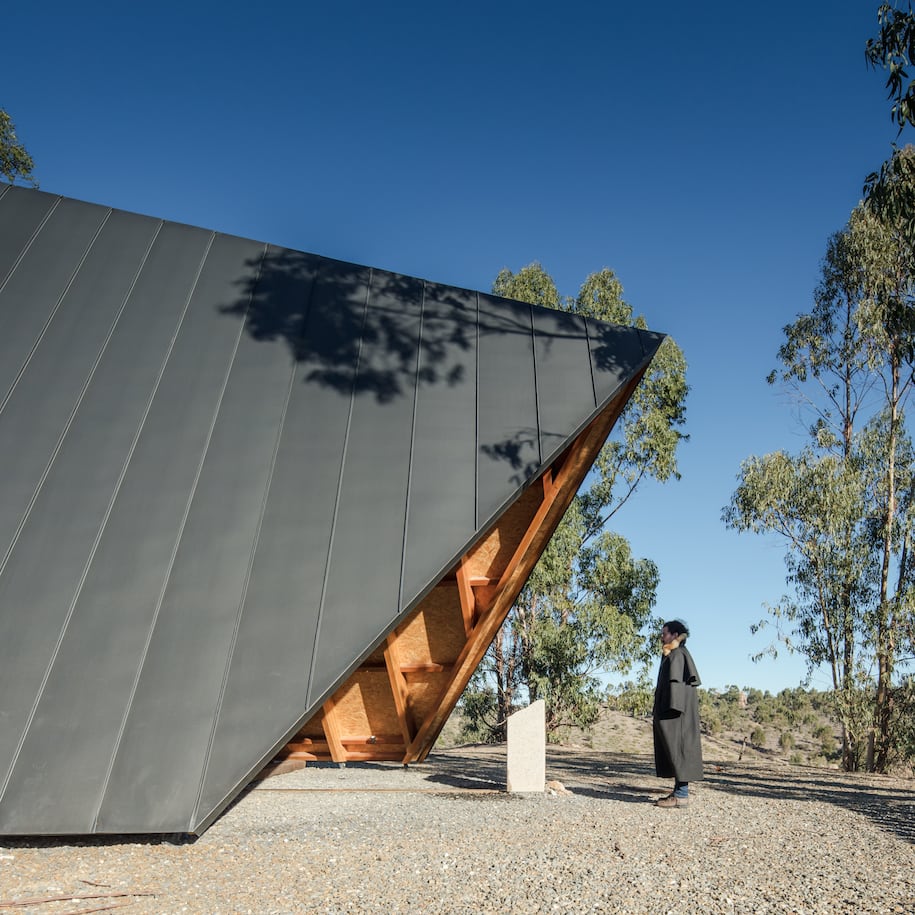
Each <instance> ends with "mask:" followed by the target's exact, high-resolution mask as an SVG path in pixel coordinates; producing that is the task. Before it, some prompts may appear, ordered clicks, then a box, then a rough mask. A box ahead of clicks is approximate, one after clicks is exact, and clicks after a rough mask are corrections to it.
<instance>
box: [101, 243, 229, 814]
mask: <svg viewBox="0 0 915 915" xmlns="http://www.w3.org/2000/svg"><path fill="white" fill-rule="evenodd" d="M215 239H216V233H215V232H211V233H210V238H209V241H208V242H207V246H206V248H205V249H204V252H203V255H202V256H201V258H200V263H199V264H198V266H197V273H196V275H195V277H194V281H193V283H191V286H190V289H189V290H188V294H187V297H186V298H185V301H184V307H183V309H182V311H181V317H180V318H179V320H178V322H177V324H176V326H175V332H174V333H173V334H172V337H171V340H170V341H169V345H168V349H167V350H166V353H165V356H164V357H163V359H162V364H161V366H160V368H159V374H158V376H157V378H156V382H155V384H154V385H153V389H152V392H151V393H150V395H149V397H148V398H147V402H146V409H145V411H144V413H143V417H142V420H141V422H140V427H139V429H140V432H139V434H140V435H142V431H143V428H144V427H145V425H146V420H147V418H148V417H149V411H150V409H151V408H152V404H153V401H154V400H155V398H156V394H157V393H158V390H159V386H160V385H161V383H162V378H163V376H164V375H165V370H166V368H167V366H168V363H169V360H170V359H171V356H172V353H173V352H174V349H175V344H176V342H177V340H178V336H179V334H180V333H181V327H182V325H183V324H184V319H185V317H186V316H187V310H188V308H189V307H190V304H191V302H192V301H193V298H194V292H195V291H196V289H197V285H198V283H199V282H200V276H201V274H202V273H203V268H204V265H205V264H206V262H207V258H208V257H209V255H210V250H211V249H212V247H213V242H214V241H215ZM210 432H211V433H212V428H211V430H210ZM137 440H138V441H139V435H138V437H137ZM202 463H203V458H201V462H200V466H202ZM200 466H198V474H199V471H200ZM190 505H191V498H190V497H189V499H188V502H187V504H186V506H185V511H184V515H183V517H182V519H181V523H180V525H179V527H178V531H177V533H176V536H175V542H174V544H173V545H172V551H171V556H170V557H169V561H168V566H167V568H166V570H165V574H164V575H163V578H162V587H161V588H160V589H159V595H158V598H157V599H156V605H155V609H154V611H153V615H152V619H151V620H150V623H149V627H148V629H147V633H146V638H145V640H144V644H143V648H142V650H141V652H140V657H139V660H138V663H137V670H136V673H135V674H134V678H133V683H132V684H131V687H130V693H129V695H128V697H127V701H126V702H125V704H124V714H123V715H122V716H121V721H120V723H119V726H118V729H117V733H116V735H115V739H114V742H113V744H112V750H111V758H110V759H109V761H108V766H107V768H106V770H105V777H104V779H103V780H102V787H101V791H100V792H99V796H98V803H97V805H96V807H95V809H94V811H93V813H92V829H93V832H95V831H96V830H97V829H98V820H99V817H100V816H101V810H102V806H103V804H104V801H105V796H106V795H107V793H108V785H109V783H110V781H111V774H112V772H113V771H114V766H115V763H116V762H117V758H118V755H119V754H120V750H121V741H122V740H123V737H124V731H125V729H126V727H127V721H128V720H129V718H130V712H131V708H132V706H133V700H134V697H135V696H136V692H137V687H138V685H139V683H140V677H141V676H142V673H143V665H144V663H145V661H146V656H147V654H148V653H149V646H150V643H151V642H152V637H153V633H154V632H155V630H156V622H157V620H158V616H159V611H160V610H161V609H162V603H163V601H164V600H165V592H166V589H167V588H168V580H169V577H170V575H171V570H172V568H173V566H174V564H175V557H176V556H177V555H178V546H179V545H180V543H181V532H182V531H183V529H184V525H185V524H186V523H187V516H188V513H189V512H190Z"/></svg>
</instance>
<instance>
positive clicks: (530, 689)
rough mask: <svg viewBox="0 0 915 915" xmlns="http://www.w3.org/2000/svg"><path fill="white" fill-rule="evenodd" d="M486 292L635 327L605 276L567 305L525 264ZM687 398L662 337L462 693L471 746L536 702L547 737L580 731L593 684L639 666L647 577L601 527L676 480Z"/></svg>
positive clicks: (611, 277) (650, 574) (652, 590)
mask: <svg viewBox="0 0 915 915" xmlns="http://www.w3.org/2000/svg"><path fill="white" fill-rule="evenodd" d="M493 292H494V293H496V294H497V295H503V296H507V297H510V298H514V299H518V300H520V301H526V302H531V303H533V304H536V305H543V306H546V307H548V308H556V309H559V310H562V311H567V312H574V313H576V314H582V315H590V316H593V317H596V318H599V319H601V320H604V321H609V322H611V323H615V324H625V325H634V326H636V327H642V328H644V327H645V326H646V325H645V321H644V319H643V318H642V317H640V316H636V315H635V314H634V313H633V310H632V308H631V306H630V305H629V304H627V303H626V302H625V301H624V299H623V287H622V285H621V283H620V281H619V279H618V278H617V277H616V275H615V274H614V273H613V271H612V270H608V269H604V270H601V271H599V272H597V273H594V274H591V275H590V276H589V277H588V278H587V279H586V280H585V282H584V283H583V284H582V286H581V288H580V290H579V293H578V295H577V296H576V297H574V298H571V297H563V296H561V295H560V294H559V292H558V290H557V288H556V284H555V283H554V281H553V279H552V277H550V275H549V274H548V273H547V272H546V271H545V270H544V269H543V268H542V267H541V266H540V265H539V264H536V263H535V264H530V265H528V266H527V267H524V268H522V269H521V270H519V271H518V272H517V273H512V272H511V271H509V270H503V271H501V272H500V273H499V275H498V276H497V277H496V280H495V283H494V284H493ZM687 391H688V388H687V384H686V362H685V359H684V357H683V353H682V352H681V351H680V349H679V347H677V345H676V344H675V343H674V342H673V341H672V340H671V339H670V338H666V339H665V340H664V342H663V343H662V345H661V347H660V348H659V350H658V352H657V353H656V355H655V358H654V360H653V362H652V364H651V366H650V368H649V370H648V372H646V374H645V376H644V378H643V380H642V382H641V383H640V385H639V386H638V388H637V389H636V392H635V394H634V395H633V397H632V398H631V400H630V401H629V404H628V405H627V406H626V408H625V410H624V411H623V414H622V416H621V417H620V419H619V421H618V422H617V425H616V428H615V430H614V433H613V435H612V436H611V438H610V439H609V440H608V442H607V444H606V445H605V446H604V447H603V449H602V450H601V452H600V454H599V455H598V458H597V460H596V461H595V465H594V468H593V470H592V472H591V473H590V475H589V477H588V479H587V480H586V481H585V483H584V485H583V486H582V488H581V490H580V491H579V493H578V494H577V496H576V498H575V499H574V500H573V502H572V505H571V506H570V508H569V510H568V511H567V512H566V515H565V517H564V518H563V520H562V522H561V523H560V525H559V527H558V529H557V531H556V533H555V534H554V536H553V538H552V540H551V541H550V544H549V545H548V547H547V549H546V550H545V551H544V554H543V556H542V557H541V559H540V562H539V563H538V564H537V566H536V568H535V569H534V571H533V573H532V574H531V576H530V579H529V580H528V582H527V584H526V586H525V587H524V589H523V591H522V592H521V594H520V595H519V597H518V600H517V601H516V602H515V606H514V607H513V608H512V611H511V613H510V614H509V616H508V617H507V619H506V621H505V623H504V624H503V626H502V628H501V630H500V631H499V633H498V634H497V636H496V638H495V640H494V642H493V645H492V646H491V648H490V650H489V651H488V652H487V656H486V658H485V659H484V663H483V664H482V665H481V667H480V670H479V672H478V675H477V676H476V677H475V678H474V680H473V681H472V682H471V685H470V686H469V688H468V690H467V692H466V693H465V696H464V711H465V717H466V716H468V715H469V717H470V718H471V719H475V720H473V721H472V722H471V729H472V730H474V732H475V733H476V734H477V736H480V722H481V721H485V722H486V723H487V724H488V729H489V731H490V733H491V734H492V735H493V736H495V737H501V736H502V735H503V734H504V721H505V718H506V717H507V715H508V714H510V713H511V711H512V710H513V709H514V708H515V707H516V706H517V704H518V703H519V701H520V699H521V698H522V697H523V696H524V695H526V697H527V698H529V699H530V700H531V701H533V700H535V699H539V698H542V699H544V700H545V703H546V706H547V723H548V728H549V729H550V730H551V731H552V730H555V729H556V728H558V727H560V726H563V725H578V726H581V727H588V726H589V725H590V724H592V723H593V722H594V721H595V719H596V717H597V714H598V711H599V709H600V705H601V701H602V698H603V691H602V689H601V682H600V673H601V672H606V671H611V670H617V671H623V672H625V671H627V670H629V669H630V668H631V667H632V666H633V664H634V663H636V662H637V661H638V660H640V659H645V658H646V657H647V651H648V644H647V640H646V631H647V630H648V629H649V628H650V626H651V625H653V623H654V622H656V621H653V620H652V616H651V613H652V608H653V606H654V603H655V594H656V590H657V584H658V569H657V567H656V565H655V564H654V563H653V562H652V561H651V560H649V559H638V558H636V557H634V556H633V555H632V550H631V547H630V545H629V543H628V541H627V540H626V539H625V538H624V537H623V536H621V535H620V534H619V533H617V532H614V531H612V530H611V529H610V527H609V524H610V522H611V519H612V518H613V516H614V515H615V514H616V513H617V512H618V511H619V509H620V508H621V507H622V506H623V505H624V504H625V503H626V502H627V501H628V500H629V499H630V498H632V496H633V495H634V494H635V492H636V490H637V488H638V486H639V484H640V483H641V481H642V480H644V479H647V478H649V477H650V478H654V479H656V480H659V481H662V482H663V481H667V480H671V479H678V478H679V472H678V470H677V461H676V450H677V446H678V445H679V443H680V441H681V440H683V439H684V438H685V436H684V434H683V432H682V431H681V427H682V426H683V424H684V422H685V403H686V395H687Z"/></svg>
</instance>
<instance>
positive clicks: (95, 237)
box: [0, 185, 663, 836]
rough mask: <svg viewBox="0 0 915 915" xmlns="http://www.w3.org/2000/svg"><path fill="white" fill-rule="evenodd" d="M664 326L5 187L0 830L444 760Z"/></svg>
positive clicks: (65, 823)
mask: <svg viewBox="0 0 915 915" xmlns="http://www.w3.org/2000/svg"><path fill="white" fill-rule="evenodd" d="M662 339H663V337H662V335H659V334H655V333H650V332H647V331H643V330H639V329H636V328H632V327H618V326H611V325H607V324H603V323H601V322H599V321H595V320H591V319H589V318H584V317H581V316H577V315H572V314H566V313H561V312H558V311H550V310H545V309H542V308H537V307H533V306H531V305H527V304H523V303H520V302H515V301H510V300H507V299H502V298H499V297H496V296H492V295H486V294H483V293H477V292H471V291H468V290H465V289H458V288H453V287H448V286H442V285H437V284H435V283H431V282H425V281H423V280H419V279H414V278H412V277H406V276H398V275H395V274H392V273H387V272H384V271H380V270H375V269H371V268H368V267H362V266H358V265H355V264H349V263H343V262H340V261H335V260H331V259H328V258H324V257H319V256H316V255H313V254H306V253H302V252H299V251H293V250H289V249H285V248H279V247H275V246H272V245H269V244H264V243H262V242H257V241H250V240H248V239H244V238H237V237H232V236H228V235H223V234H220V233H217V232H212V231H208V230H204V229H200V228H194V227H191V226H187V225H180V224H176V223H171V222H166V221H163V220H160V219H155V218H151V217H148V216H141V215H136V214H133V213H128V212H123V211H119V210H113V209H111V208H108V207H105V206H97V205H94V204H90V203H84V202H81V201H77V200H72V199H67V198H63V197H59V196H55V195H53V194H48V193H44V192H41V191H37V190H32V189H23V188H17V187H10V186H8V185H0V456H2V470H0V835H7V836H9V835H86V834H94V833H95V834H105V833H108V834H125V833H145V834H149V833H191V834H198V833H200V832H202V831H203V830H204V829H206V828H207V826H208V825H209V824H210V823H212V822H213V820H214V819H215V818H216V817H218V816H219V814H220V813H221V812H222V811H223V810H224V809H225V808H226V806H227V805H228V804H229V803H230V802H231V801H232V800H233V799H234V798H235V797H236V796H237V795H238V794H239V792H240V791H242V790H243V788H244V787H245V786H246V785H247V784H248V783H249V782H250V781H251V779H252V778H254V777H256V776H257V774H258V773H259V772H260V771H261V770H262V769H263V768H264V767H265V766H267V765H269V764H270V763H271V761H273V760H276V759H277V758H282V757H287V758H299V759H333V760H336V761H338V762H345V761H347V760H357V759H358V760H372V759H393V760H401V761H403V762H404V763H409V762H411V761H414V760H421V759H423V758H424V757H425V755H426V754H427V753H428V752H429V749H430V748H431V746H432V744H433V742H434V741H435V738H436V736H437V735H438V733H439V731H440V729H441V727H442V725H443V724H444V722H445V720H446V719H447V717H448V715H449V713H450V712H451V710H452V709H453V708H454V705H455V703H456V702H457V700H458V698H459V697H460V695H461V692H462V690H463V688H464V686H465V685H466V683H467V681H468V679H469V677H470V675H471V674H472V672H473V671H474V669H475V668H476V666H477V665H478V664H479V662H480V660H481V659H482V657H483V654H484V652H485V650H486V648H487V646H488V645H489V643H490V642H491V640H492V638H493V636H494V635H495V633H496V631H497V630H498V627H499V625H500V624H501V623H502V621H503V620H504V618H505V615H506V614H507V612H508V610H509V609H510V607H511V605H512V602H513V601H514V599H515V597H516V596H517V594H518V592H519V591H520V589H521V587H522V586H523V584H524V582H525V581H526V579H527V577H528V575H529V574H530V572H531V570H532V568H533V566H534V564H535V563H536V561H537V558H538V557H539V556H540V554H541V552H542V550H543V549H544V547H545V545H546V543H547V541H548V539H549V537H550V535H551V534H552V532H553V531H554V529H555V527H556V525H557V524H558V522H559V520H560V518H561V517H562V514H563V512H564V511H565V509H566V508H567V507H568V505H569V502H570V501H571V499H572V497H573V496H574V494H575V491H576V490H577V489H578V487H579V485H580V484H581V482H582V480H583V479H584V477H585V475H586V474H587V472H588V470H589V468H590V467H591V464H592V463H593V461H594V459H595V457H596V456H597V454H598V451H599V450H600V448H601V446H602V445H603V443H604V441H605V440H606V438H607V435H608V434H609V432H610V429H611V428H612V426H613V424H614V422H615V420H616V419H617V417H618V416H619V414H620V412H621V411H622V409H623V407H624V406H625V404H626V402H627V400H628V399H629V398H630V396H631V395H632V393H633V391H634V390H635V388H636V386H637V385H638V383H639V380H640V379H641V377H642V375H643V373H644V372H645V371H646V369H647V367H648V366H649V363H650V362H651V359H652V357H653V355H654V353H655V351H656V350H657V348H658V346H659V345H660V343H661V341H662Z"/></svg>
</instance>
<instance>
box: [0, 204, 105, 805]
mask: <svg viewBox="0 0 915 915" xmlns="http://www.w3.org/2000/svg"><path fill="white" fill-rule="evenodd" d="M111 212H112V211H111V209H110V208H109V210H108V214H107V215H106V217H105V219H104V220H103V221H102V225H101V226H99V228H98V231H97V232H96V233H95V236H94V237H93V239H92V241H91V242H90V243H89V246H88V247H87V248H86V250H85V252H84V253H83V256H82V258H81V260H80V262H79V264H78V265H77V267H76V269H75V270H74V271H73V274H72V276H71V277H70V279H69V280H68V282H67V286H66V288H65V289H64V291H63V293H62V294H61V295H60V297H59V298H58V300H57V304H56V305H55V306H54V309H53V311H52V312H51V315H50V317H49V318H48V320H47V321H46V322H45V326H44V327H43V328H42V331H41V333H40V334H39V336H38V339H37V340H36V341H35V343H34V345H33V346H32V348H31V350H30V351H29V354H28V356H27V357H26V360H25V362H24V363H23V364H22V366H21V367H20V370H19V373H18V374H17V375H16V378H15V379H14V381H13V383H12V385H11V386H10V389H9V391H8V392H7V395H6V397H4V398H3V401H2V402H0V413H2V412H3V409H4V407H5V406H6V405H7V404H8V403H9V399H10V397H11V396H12V394H13V391H14V390H15V389H16V385H17V384H18V383H19V380H20V379H21V378H22V376H23V374H25V371H26V368H27V367H28V364H29V363H30V362H31V360H32V357H33V356H34V354H35V351H36V350H37V349H38V346H39V344H40V343H41V340H42V338H43V337H44V335H45V333H46V332H47V329H48V327H49V326H50V324H51V321H53V319H54V315H56V314H57V311H58V310H59V308H60V305H61V302H63V300H64V299H65V298H66V296H67V292H68V291H69V289H70V287H71V286H72V284H73V280H74V278H75V277H76V274H77V273H78V272H79V268H80V267H81V266H82V264H83V263H84V261H85V259H86V256H87V255H88V254H89V251H90V250H91V248H92V245H93V243H94V242H95V239H96V238H98V236H99V233H101V231H102V227H103V226H104V225H105V223H106V222H107V221H108V217H109V216H110V215H111ZM85 391H86V388H85V386H84V387H83V390H82V392H81V393H80V396H79V399H78V400H77V402H76V404H75V406H74V407H73V409H72V411H71V412H70V415H69V417H68V418H67V421H66V423H65V424H64V428H63V430H62V431H61V433H60V435H59V436H58V439H57V443H56V445H55V446H54V449H53V450H52V452H51V455H50V457H49V459H48V462H47V465H46V466H45V468H44V470H43V471H42V474H41V476H40V477H39V478H38V482H37V483H36V485H35V489H34V490H33V492H32V495H31V497H30V498H29V502H28V505H27V506H26V508H25V511H24V512H23V513H22V517H21V518H20V519H19V524H18V525H17V526H16V530H15V532H14V533H13V538H12V540H11V541H10V543H9V545H8V546H7V549H6V552H5V553H4V556H3V559H2V560H0V576H2V575H3V572H4V570H5V569H6V566H7V563H8V562H9V559H10V556H12V554H13V551H14V550H15V549H16V543H17V542H18V541H19V538H20V536H21V535H22V530H23V528H24V527H25V524H26V521H27V520H28V517H29V515H30V514H31V512H32V509H33V508H34V507H35V503H36V501H37V500H38V496H39V494H40V493H41V488H42V486H44V483H45V481H46V480H47V478H48V476H49V474H50V473H51V468H52V467H53V466H54V461H55V460H56V459H57V455H58V454H59V453H60V449H61V447H62V446H63V443H64V440H65V439H66V437H67V433H68V432H69V430H70V426H71V425H72V423H73V418H74V417H75V416H76V413H77V411H78V410H79V404H80V403H81V401H82V397H83V394H85ZM11 771H12V768H11V769H10V772H11ZM8 779H9V772H7V775H6V778H4V779H3V781H2V782H0V798H2V796H3V791H4V790H5V788H6V784H7V781H8Z"/></svg>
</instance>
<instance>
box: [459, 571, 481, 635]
mask: <svg viewBox="0 0 915 915" xmlns="http://www.w3.org/2000/svg"><path fill="white" fill-rule="evenodd" d="M455 580H456V581H457V589H458V596H459V597H460V599H461V614H462V616H463V617H464V634H465V635H466V636H468V637H469V636H470V633H471V632H473V627H474V625H475V623H476V611H477V601H476V598H475V597H474V594H473V586H472V585H471V582H470V579H469V578H468V576H467V557H466V556H465V557H464V559H463V560H461V563H460V564H459V565H458V567H457V571H456V572H455Z"/></svg>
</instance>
